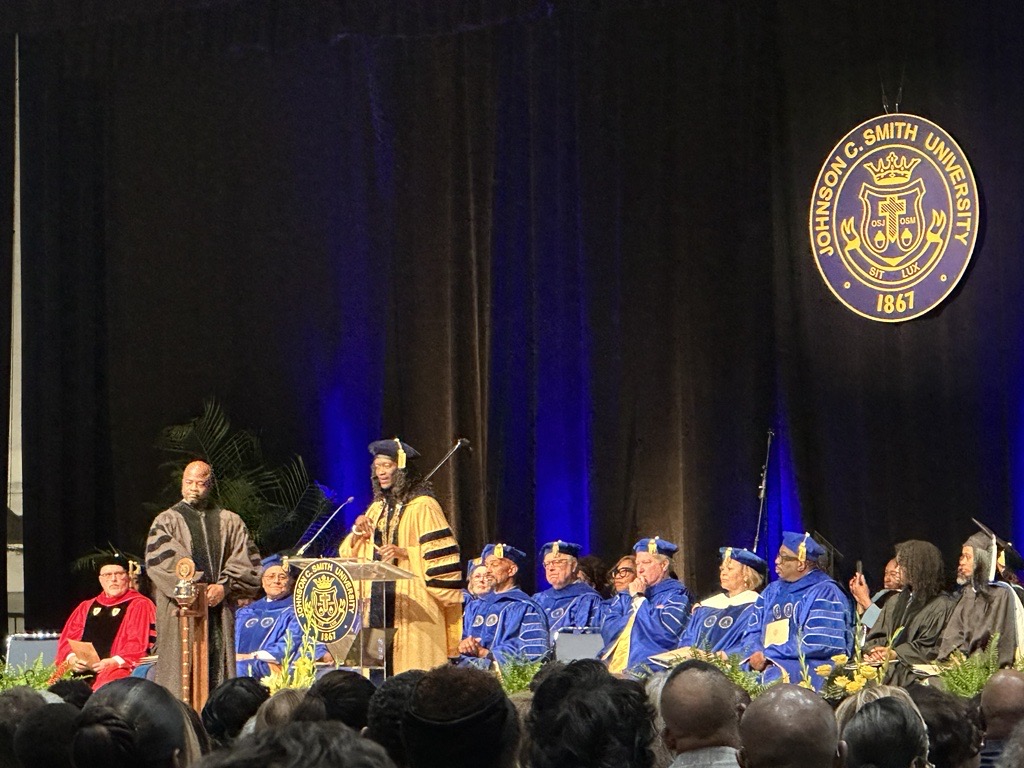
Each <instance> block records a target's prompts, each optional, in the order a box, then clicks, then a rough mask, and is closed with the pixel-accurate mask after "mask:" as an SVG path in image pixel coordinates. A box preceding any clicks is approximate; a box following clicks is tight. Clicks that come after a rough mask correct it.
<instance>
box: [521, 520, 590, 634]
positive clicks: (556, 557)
mask: <svg viewBox="0 0 1024 768" xmlns="http://www.w3.org/2000/svg"><path fill="white" fill-rule="evenodd" d="M579 554H580V545H579V544H573V543H571V542H568V541H562V540H561V539H558V540H557V541H549V542H548V543H547V544H545V545H544V548H543V549H542V550H541V558H542V559H543V562H544V578H546V579H547V582H548V584H550V585H551V588H550V589H546V590H544V591H543V592H538V593H537V594H535V595H534V596H533V599H534V602H536V603H537V605H539V606H540V607H541V608H543V609H544V615H545V616H546V617H547V620H548V632H549V633H550V634H551V637H552V638H554V637H555V633H556V632H563V631H577V632H579V631H583V632H598V631H600V628H601V595H599V594H598V593H597V590H596V589H594V588H593V587H592V586H590V585H589V584H587V583H586V582H585V581H582V580H581V579H580V578H579V561H578V559H577V558H578V557H579Z"/></svg>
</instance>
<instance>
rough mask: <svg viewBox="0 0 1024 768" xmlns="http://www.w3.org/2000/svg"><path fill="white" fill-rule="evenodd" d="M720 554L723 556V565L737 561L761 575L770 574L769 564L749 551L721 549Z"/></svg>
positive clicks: (733, 548)
mask: <svg viewBox="0 0 1024 768" xmlns="http://www.w3.org/2000/svg"><path fill="white" fill-rule="evenodd" d="M718 554H719V555H720V556H721V558H722V562H723V563H724V562H725V561H726V560H735V561H736V562H737V563H740V564H741V565H749V566H750V567H751V568H753V569H754V570H755V571H757V572H758V573H760V574H761V575H764V574H765V573H767V572H768V563H767V562H765V561H764V560H763V559H762V558H760V557H758V556H757V555H755V554H754V553H753V552H751V551H750V550H749V549H744V548H743V547H720V548H719V550H718Z"/></svg>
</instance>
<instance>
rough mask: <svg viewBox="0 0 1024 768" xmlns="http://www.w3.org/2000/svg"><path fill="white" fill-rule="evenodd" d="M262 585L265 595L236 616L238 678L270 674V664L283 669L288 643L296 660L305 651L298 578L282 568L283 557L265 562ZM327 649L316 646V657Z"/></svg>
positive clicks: (273, 557) (269, 558) (275, 557)
mask: <svg viewBox="0 0 1024 768" xmlns="http://www.w3.org/2000/svg"><path fill="white" fill-rule="evenodd" d="M261 582H262V584H263V591H264V592H265V593H266V596H265V597H263V598H261V599H259V600H257V601H256V602H254V603H250V604H249V605H247V606H245V607H243V608H239V609H238V612H237V613H236V614H235V662H236V674H237V676H238V677H257V678H260V677H266V676H267V675H269V674H270V671H271V670H270V666H269V665H270V664H275V665H277V666H280V665H281V663H282V662H283V660H284V654H285V646H286V644H287V645H288V646H289V647H290V648H291V649H292V658H293V659H295V658H296V657H297V656H298V654H299V651H301V650H302V628H301V627H300V626H299V620H298V619H297V618H296V617H295V608H294V607H293V606H292V590H293V589H294V588H295V578H294V575H293V574H291V573H289V572H288V571H286V570H285V569H284V568H283V567H282V565H281V556H280V555H271V556H270V557H268V558H266V559H265V560H264V561H263V574H262V576H261ZM289 638H290V642H289ZM325 650H326V649H325V648H324V647H323V646H317V649H316V651H317V652H316V655H317V657H319V656H321V655H323V654H324V652H325Z"/></svg>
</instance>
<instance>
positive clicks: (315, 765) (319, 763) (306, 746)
mask: <svg viewBox="0 0 1024 768" xmlns="http://www.w3.org/2000/svg"><path fill="white" fill-rule="evenodd" d="M259 766H273V768H284V767H285V766H287V767H288V768H300V766H301V768H393V764H392V762H391V761H390V760H389V759H388V756H387V753H386V752H385V751H384V749H383V748H382V747H381V746H380V745H379V744H375V743H374V742H372V741H370V740H369V739H362V738H359V735H358V734H357V733H356V732H355V731H353V730H352V729H351V728H349V727H347V726H346V725H345V724H344V723H340V722H337V721H332V720H325V721H323V722H319V723H288V724H286V725H282V726H281V727H279V728H268V729H265V730H262V731H259V732H257V733H254V734H252V735H251V736H245V737H243V738H241V739H239V740H238V742H237V743H236V744H235V746H233V747H232V748H231V749H222V750H218V751H217V752H214V753H213V754H212V755H208V756H207V757H205V758H204V759H203V760H202V762H200V763H199V768H259Z"/></svg>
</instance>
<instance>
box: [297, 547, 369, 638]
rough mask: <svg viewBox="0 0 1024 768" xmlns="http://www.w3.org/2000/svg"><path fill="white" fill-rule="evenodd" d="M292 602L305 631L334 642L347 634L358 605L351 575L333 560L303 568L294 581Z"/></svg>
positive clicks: (300, 624) (304, 632)
mask: <svg viewBox="0 0 1024 768" xmlns="http://www.w3.org/2000/svg"><path fill="white" fill-rule="evenodd" d="M292 605H294V607H295V616H296V618H297V619H298V620H299V626H301V627H302V634H303V635H305V636H308V637H312V638H313V640H314V641H316V642H318V643H332V642H334V641H335V640H338V639H340V638H342V637H344V636H345V635H347V634H348V633H349V631H350V630H351V629H352V625H353V624H354V623H355V619H356V616H357V612H356V611H357V609H358V607H359V604H358V601H357V600H356V590H355V586H354V585H353V583H352V577H351V576H349V575H348V571H346V570H345V569H344V567H342V566H341V565H339V564H338V563H333V562H331V561H330V560H318V561H316V562H314V563H310V564H309V565H307V566H306V567H305V568H303V569H302V573H300V574H299V578H298V579H296V581H295V593H294V595H293V596H292Z"/></svg>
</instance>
